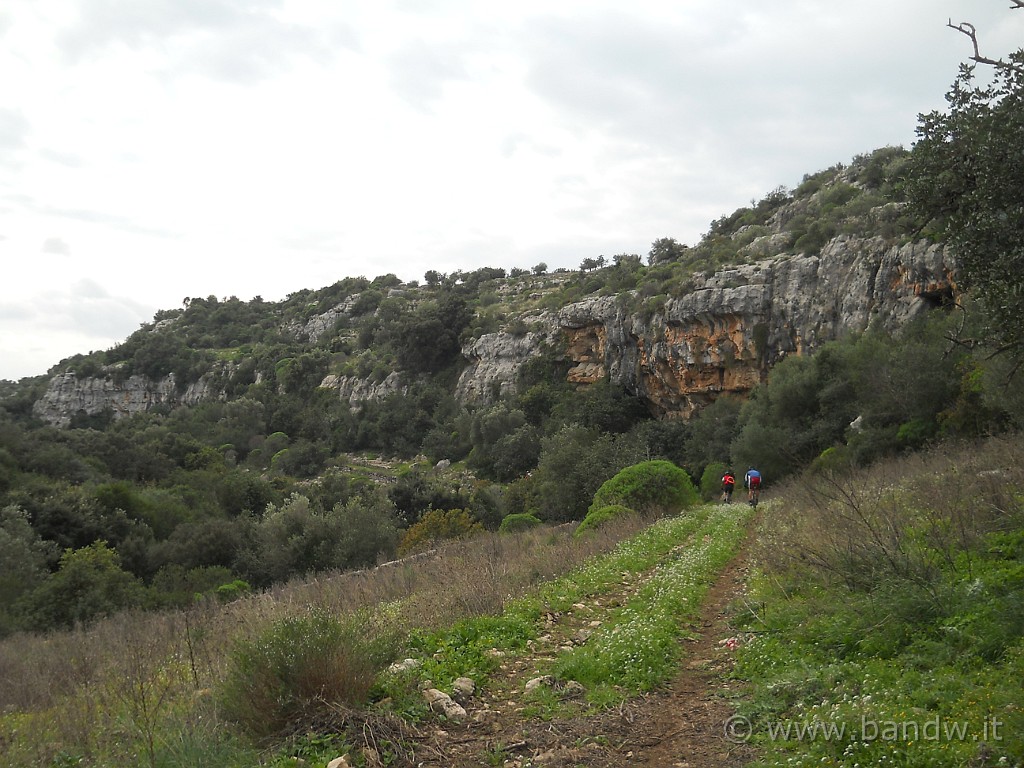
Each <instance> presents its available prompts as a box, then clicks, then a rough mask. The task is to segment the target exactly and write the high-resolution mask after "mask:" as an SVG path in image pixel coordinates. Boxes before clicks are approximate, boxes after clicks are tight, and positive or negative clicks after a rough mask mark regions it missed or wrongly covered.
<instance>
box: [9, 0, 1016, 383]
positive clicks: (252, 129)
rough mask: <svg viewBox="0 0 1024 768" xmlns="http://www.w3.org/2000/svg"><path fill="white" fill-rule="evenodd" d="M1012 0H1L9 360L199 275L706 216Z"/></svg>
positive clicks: (850, 141)
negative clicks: (954, 26) (955, 25)
mask: <svg viewBox="0 0 1024 768" xmlns="http://www.w3.org/2000/svg"><path fill="white" fill-rule="evenodd" d="M1008 5H1009V4H1008V3H1007V2H1004V1H1003V0H853V1H851V2H836V0H804V1H801V0H774V2H765V0H671V1H670V0H662V1H654V0H631V1H630V2H622V1H611V0H544V1H543V2H541V1H536V2H535V1H534V0H518V1H517V2H512V3H498V2H485V1H483V0H476V2H471V0H434V1H433V2H431V1H429V0H423V1H421V2H416V1H415V0H390V1H389V0H294V1H293V0H3V3H2V4H0V264H2V276H0V378H7V379H18V378H21V377H23V376H30V375H38V374H41V373H44V372H45V371H46V370H47V369H48V368H49V367H51V366H52V365H54V364H55V363H57V362H59V361H60V360H61V359H62V358H64V357H67V356H69V355H72V354H75V353H78V352H89V351H92V350H100V349H107V348H109V347H111V346H113V345H115V344H116V343H118V342H120V341H122V340H123V339H124V338H126V337H127V336H128V335H129V334H130V333H132V332H133V331H134V330H136V329H137V328H138V327H139V325H140V324H142V323H144V322H148V321H149V320H151V319H152V317H153V314H154V313H155V312H156V311H157V310H160V309H172V308H177V307H180V306H181V305H182V299H184V298H185V297H191V296H203V297H205V296H209V295H216V296H218V297H227V296H232V295H233V296H238V297H239V298H241V299H251V298H252V297H253V296H256V295H260V296H262V297H263V298H264V299H266V300H270V301H276V300H280V299H283V298H284V297H285V296H286V295H288V294H289V293H292V292H294V291H297V290H301V289H304V288H311V289H317V288H322V287H324V286H327V285H330V284H332V283H334V282H336V281H337V280H339V279H341V278H344V277H348V276H358V275H364V276H366V277H370V278H372V277H375V276H377V275H381V274H386V273H389V272H394V273H395V274H397V275H398V276H399V277H401V278H403V279H406V280H409V279H419V280H422V277H423V273H424V272H425V271H426V270H428V269H436V270H439V271H441V272H451V271H454V270H458V269H461V270H471V269H475V268H477V267H481V266H495V267H505V268H506V269H508V268H511V267H523V268H527V269H528V268H530V267H532V266H534V265H535V264H537V263H539V262H545V263H547V264H548V265H549V267H550V268H552V269H553V268H556V267H560V266H565V267H576V266H578V265H579V263H580V261H582V259H584V258H586V257H596V256H600V255H605V256H608V257H611V256H613V255H615V254H618V253H639V254H641V255H646V253H647V251H648V250H649V248H650V244H651V243H652V241H654V240H656V239H658V238H660V237H674V238H676V239H677V240H679V241H681V242H684V243H688V244H694V243H696V242H697V241H698V240H699V239H700V237H701V235H702V234H704V232H706V230H707V228H708V225H709V224H710V222H711V221H712V220H714V219H716V218H718V217H720V216H722V215H725V214H729V213H731V212H732V211H734V210H735V209H736V208H738V207H741V206H744V205H748V204H750V202H751V201H754V200H759V199H760V198H762V197H764V196H765V195H766V194H767V193H769V192H770V191H772V190H773V189H775V188H776V187H779V186H784V187H786V188H787V189H793V188H794V187H795V186H797V185H798V184H799V183H800V181H801V179H802V178H803V176H804V174H807V173H814V172H816V171H819V170H822V169H824V168H828V167H830V166H832V165H835V164H836V163H847V162H849V161H850V160H851V159H852V158H853V157H854V156H855V155H858V154H861V153H864V152H870V151H872V150H874V149H877V148H879V147H883V146H888V145H902V146H904V147H907V148H910V147H911V146H912V144H913V141H914V138H915V133H914V131H915V128H916V127H917V115H918V114H919V113H921V112H926V111H929V110H932V109H941V108H944V106H945V102H944V99H943V96H944V94H945V93H946V91H947V90H948V88H949V86H950V85H951V83H952V82H953V80H954V78H955V76H956V71H957V66H958V64H959V63H960V62H962V61H966V59H967V57H968V56H969V55H970V53H971V50H970V44H969V40H968V39H967V38H966V37H964V36H963V35H961V34H959V33H957V32H955V31H953V30H951V29H948V28H947V27H946V22H947V20H948V19H949V18H952V19H953V21H954V22H959V21H970V22H972V23H974V24H975V25H976V27H977V28H978V35H979V41H980V43H981V46H982V52H983V53H984V54H987V55H990V56H992V57H993V58H995V57H998V56H1002V55H1005V54H1006V53H1008V52H1009V51H1011V50H1015V49H1016V48H1018V47H1020V45H1021V42H1022V41H1024V11H1019V12H1014V11H1011V10H1009V9H1008V8H1007V6H1008Z"/></svg>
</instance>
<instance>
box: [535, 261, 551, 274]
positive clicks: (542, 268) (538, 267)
mask: <svg viewBox="0 0 1024 768" xmlns="http://www.w3.org/2000/svg"><path fill="white" fill-rule="evenodd" d="M547 271H548V265H547V264H545V263H544V262H543V261H542V262H540V263H538V264H535V265H534V267H533V274H535V275H537V276H538V277H539V276H540V275H544V274H547Z"/></svg>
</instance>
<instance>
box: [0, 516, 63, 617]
mask: <svg viewBox="0 0 1024 768" xmlns="http://www.w3.org/2000/svg"><path fill="white" fill-rule="evenodd" d="M54 549H56V546H55V545H53V543H52V542H44V541H43V540H42V539H40V538H39V536H38V534H36V532H35V531H34V530H32V525H31V523H30V522H29V519H28V514H27V513H26V512H25V511H24V510H22V509H21V508H20V507H18V506H15V505H10V506H6V507H4V508H2V509H0V637H3V636H4V635H6V634H7V633H8V632H9V631H11V630H12V629H14V622H13V619H12V617H11V616H10V608H11V606H12V605H13V604H14V603H15V601H16V600H17V599H18V598H19V597H20V596H21V595H23V594H25V593H26V592H28V591H29V590H31V589H32V588H34V587H35V586H37V585H38V584H40V583H41V582H42V581H43V580H44V579H45V578H46V576H47V575H48V574H47V568H46V566H47V563H48V561H49V560H50V558H51V557H53V556H55V553H54V552H53V551H52V550H54Z"/></svg>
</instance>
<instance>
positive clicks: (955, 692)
mask: <svg viewBox="0 0 1024 768" xmlns="http://www.w3.org/2000/svg"><path fill="white" fill-rule="evenodd" d="M964 475H965V476H967V477H970V476H971V475H970V473H964ZM984 485H985V484H984V482H983V483H982V487H983V491H986V492H987V491H988V490H989V489H985V488H984ZM888 487H889V488H892V487H893V486H888ZM945 493H946V494H947V495H948V494H949V490H948V487H947V489H946V491H945ZM965 498H966V497H965ZM970 498H971V499H973V502H974V505H973V506H972V505H967V507H966V508H968V509H981V508H982V505H981V499H980V497H970ZM1022 501H1024V499H1022V497H1021V495H1020V494H1019V493H1016V494H1014V492H1013V491H1012V490H1011V491H1010V492H1009V493H1007V494H1005V495H1004V496H1003V498H1002V500H1001V501H1000V507H999V511H998V515H997V516H996V517H995V518H994V519H993V520H991V521H989V520H986V521H984V522H985V526H988V527H989V528H991V527H992V526H993V525H994V526H995V527H996V528H997V529H998V530H996V531H995V532H992V531H989V532H986V531H985V527H984V526H982V525H981V524H980V523H978V522H977V521H975V523H974V524H975V526H976V528H975V530H973V531H969V530H968V529H967V528H966V527H962V528H960V529H958V530H957V531H956V532H957V534H958V539H957V541H958V542H962V543H961V544H958V545H957V546H952V545H951V544H950V540H949V539H947V538H943V535H942V534H944V533H945V532H947V531H949V530H951V528H950V526H949V524H948V520H949V519H950V518H944V517H942V516H940V515H937V514H935V513H934V511H935V510H936V509H937V506H938V505H935V506H932V507H931V508H930V509H931V512H929V514H930V515H931V517H929V518H928V519H927V520H924V519H922V518H920V517H916V518H915V516H914V509H913V508H912V507H909V506H906V505H902V506H899V507H891V508H892V509H898V511H899V513H900V514H899V515H898V516H895V515H894V516H893V517H892V518H891V519H892V520H894V521H898V523H899V524H900V525H903V526H904V528H903V529H902V532H901V530H900V529H898V528H895V529H894V528H890V529H889V530H890V532H891V533H892V534H893V536H894V538H892V539H890V540H887V541H883V540H882V539H879V544H878V546H879V547H880V548H881V547H882V546H885V547H888V546H890V544H889V541H899V547H898V549H897V548H895V547H894V548H893V549H892V550H891V551H889V552H888V557H889V559H886V558H884V557H879V558H877V559H872V558H870V557H864V555H866V553H867V551H868V550H864V551H862V552H861V553H859V557H860V559H858V561H857V562H858V563H859V566H858V570H857V572H856V574H852V573H851V574H849V576H855V578H850V577H849V576H847V574H846V571H845V570H843V569H846V568H849V567H850V564H849V563H847V562H844V560H843V559H842V557H840V556H839V555H831V556H829V557H828V558H825V559H824V560H823V561H822V563H821V567H820V568H819V567H812V566H811V565H809V564H807V563H804V564H801V565H791V567H790V568H788V569H782V568H779V567H778V566H777V565H776V566H775V567H772V566H771V565H770V564H766V566H765V569H764V570H763V572H762V573H761V574H760V575H759V576H758V577H757V578H755V579H753V580H752V582H751V585H750V593H749V600H750V602H749V610H747V611H746V612H745V613H744V614H742V615H741V616H740V617H739V622H740V627H741V629H742V630H745V631H746V632H747V634H745V635H744V636H745V637H746V640H747V642H746V643H745V644H744V646H743V647H741V648H740V649H739V651H738V664H737V667H736V674H737V676H738V677H739V678H740V679H742V680H744V681H746V683H747V691H748V697H747V698H746V699H745V701H744V702H743V703H742V705H741V707H740V714H741V715H742V716H743V717H745V718H747V721H748V722H749V724H750V732H751V734H752V740H753V742H754V743H755V744H756V745H757V746H758V748H759V750H760V753H761V757H760V758H759V760H758V761H757V762H756V763H755V764H756V765H757V766H777V767H779V768H781V767H782V766H786V767H787V768H789V767H790V766H811V765H814V766H820V765H830V766H844V767H847V768H853V767H855V766H876V765H897V766H914V767H915V768H917V767H918V766H925V767H927V766H1019V765H1022V764H1024V699H1022V697H1021V680H1024V531H1022V530H1021V527H1020V523H1021V520H1022V519H1024V515H1022V514H1021V513H1022V506H1024V504H1022ZM861 509H868V508H867V507H862V508H861ZM795 518H797V519H801V520H802V521H803V523H804V524H805V525H813V524H814V521H813V514H812V513H811V512H807V511H805V512H803V513H800V512H797V513H795ZM952 519H955V518H952ZM965 520H967V519H966V518H961V519H960V521H959V525H961V526H966V525H967V522H965ZM925 523H927V526H926V525H925ZM965 533H970V534H971V535H964V534H965ZM897 534H900V536H897ZM872 546H874V545H872ZM896 555H899V556H900V557H902V558H904V559H902V560H900V559H896ZM865 563H874V570H871V569H868V568H866V567H865V566H864V564H865ZM922 564H928V566H929V567H928V568H923V567H920V566H921V565H922ZM896 566H898V567H896ZM830 569H831V570H830ZM837 573H838V574H839V575H841V576H844V578H836V575H837Z"/></svg>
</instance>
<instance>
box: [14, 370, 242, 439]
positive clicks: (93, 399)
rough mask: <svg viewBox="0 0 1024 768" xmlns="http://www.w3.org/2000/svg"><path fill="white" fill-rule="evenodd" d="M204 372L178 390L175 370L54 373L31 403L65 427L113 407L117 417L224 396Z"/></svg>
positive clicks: (41, 414)
mask: <svg viewBox="0 0 1024 768" xmlns="http://www.w3.org/2000/svg"><path fill="white" fill-rule="evenodd" d="M210 382H211V379H210V377H208V376H204V377H203V378H201V379H199V381H197V382H195V383H193V384H190V385H189V386H188V387H186V388H185V389H184V390H182V391H179V389H178V387H177V384H176V382H175V380H174V374H171V375H169V376H167V377H165V378H162V379H156V380H154V379H149V378H147V377H145V376H128V377H127V378H125V379H123V380H122V379H119V378H118V377H116V376H113V375H110V376H96V377H93V376H90V377H84V378H81V379H80V378H78V377H77V376H76V375H75V374H74V373H73V372H71V373H61V374H58V375H56V376H54V377H53V378H52V379H51V380H50V382H49V385H48V386H47V388H46V391H45V392H44V393H43V396H42V397H41V398H39V400H37V401H36V402H35V404H34V405H33V407H32V412H33V415H35V416H36V417H37V418H39V419H42V420H43V421H45V422H47V423H49V424H52V425H53V426H56V427H66V426H68V425H69V424H70V423H71V420H72V419H73V418H74V417H75V416H78V415H85V416H93V415H96V414H99V413H103V412H104V411H108V410H109V411H111V412H112V413H113V416H114V418H121V417H124V416H131V415H132V414H135V413H144V412H146V411H149V410H151V409H153V408H156V407H158V406H165V407H168V408H176V407H178V406H183V405H196V404H198V403H201V402H203V401H204V400H211V399H217V398H223V393H222V392H221V391H219V390H217V389H216V388H214V387H213V386H211V383H210Z"/></svg>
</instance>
